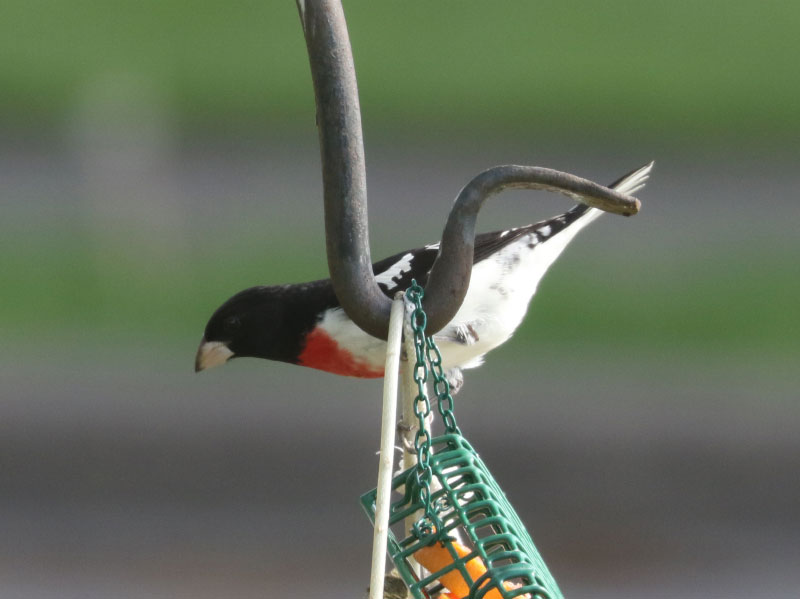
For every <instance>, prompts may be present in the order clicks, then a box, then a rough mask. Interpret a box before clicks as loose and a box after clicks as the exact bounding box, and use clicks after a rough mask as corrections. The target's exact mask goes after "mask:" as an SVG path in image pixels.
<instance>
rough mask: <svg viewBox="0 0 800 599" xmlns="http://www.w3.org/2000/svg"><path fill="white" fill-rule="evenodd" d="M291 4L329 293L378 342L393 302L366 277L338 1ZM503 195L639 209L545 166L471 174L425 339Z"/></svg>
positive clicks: (444, 245) (352, 90)
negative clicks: (301, 49)
mask: <svg viewBox="0 0 800 599" xmlns="http://www.w3.org/2000/svg"><path fill="white" fill-rule="evenodd" d="M296 1H297V7H298V10H299V12H300V20H301V22H302V25H303V33H304V35H305V39H306V46H307V48H308V56H309V61H310V64H311V77H312V80H313V83H314V95H315V100H316V106H317V124H318V128H319V139H320V151H321V154H322V182H323V195H324V203H325V235H326V248H327V255H328V270H329V271H330V275H331V280H332V282H333V289H334V292H335V293H336V297H337V298H338V299H339V302H340V303H341V305H342V308H343V309H344V311H345V312H346V313H347V315H348V316H349V317H350V318H351V319H352V320H353V322H355V323H356V324H357V325H358V326H359V327H360V328H362V329H363V330H364V331H366V332H367V333H369V334H370V335H373V336H375V337H379V338H381V339H386V337H387V335H388V330H389V313H390V311H391V303H392V302H391V300H390V299H389V298H388V297H386V296H385V295H384V294H383V292H382V291H381V290H380V288H379V287H378V284H377V282H376V281H375V277H374V275H373V273H372V260H371V258H370V251H369V234H368V220H367V181H366V171H365V162H364V143H363V138H362V133H361V112H360V108H359V102H358V87H357V85H356V75H355V67H354V65H353V56H352V52H351V49H350V41H349V37H348V34H347V24H346V23H345V19H344V12H343V10H342V6H341V2H340V1H339V0H311V1H306V0H296ZM509 188H516V189H540V190H546V191H557V192H559V193H562V194H565V195H568V196H570V197H571V198H572V199H574V200H576V201H578V202H582V203H584V204H588V205H589V206H593V207H595V208H600V209H601V210H605V211H608V212H613V213H615V214H622V215H625V216H629V215H631V214H635V213H636V212H638V210H639V201H638V200H637V199H636V198H633V197H631V196H629V195H625V194H621V193H619V192H616V191H614V190H611V189H609V188H607V187H604V186H602V185H598V184H597V183H593V182H592V181H588V180H586V179H582V178H580V177H576V176H575V175H570V174H568V173H562V172H559V171H555V170H552V169H546V168H540V167H531V166H516V165H506V166H497V167H494V168H490V169H488V170H486V171H484V172H482V173H480V174H479V175H477V176H476V177H475V178H474V179H472V180H471V181H470V182H469V183H468V184H467V185H466V186H465V187H464V189H462V190H461V192H460V193H459V195H458V197H457V198H456V202H455V204H454V206H453V208H452V210H451V212H450V215H449V217H448V219H447V223H446V225H445V229H444V233H443V234H442V241H441V245H440V250H439V255H438V256H437V258H436V261H435V262H434V264H433V267H432V269H431V274H430V276H429V278H428V283H427V285H426V289H425V292H426V293H425V301H424V307H425V311H426V312H427V314H428V334H429V335H433V334H434V333H436V332H437V331H439V330H440V329H441V328H443V327H444V326H445V325H446V324H447V323H448V322H450V320H451V319H452V318H453V316H455V314H456V312H457V311H458V309H459V307H460V306H461V303H462V301H463V300H464V296H465V295H466V293H467V288H468V286H469V279H470V273H471V271H472V259H473V249H474V242H475V222H476V219H477V216H478V211H479V210H480V208H481V206H482V205H483V202H484V200H486V198H488V197H489V196H490V195H492V194H495V193H498V192H500V191H502V190H504V189H509Z"/></svg>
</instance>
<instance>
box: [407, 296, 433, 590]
mask: <svg viewBox="0 0 800 599" xmlns="http://www.w3.org/2000/svg"><path fill="white" fill-rule="evenodd" d="M405 302H406V317H405V318H404V319H403V327H404V328H403V331H404V332H405V338H404V339H403V353H404V356H405V361H404V362H403V371H402V373H401V376H402V401H403V403H402V411H403V416H402V418H403V420H402V422H403V470H408V469H409V468H413V467H414V466H416V465H417V454H416V453H415V452H414V451H413V449H411V448H413V447H414V438H415V437H416V434H417V429H418V428H419V424H418V422H417V415H416V414H415V413H414V403H415V401H416V399H417V393H419V390H418V388H417V383H416V381H415V380H414V371H415V367H416V361H417V358H416V347H415V345H414V330H413V329H412V328H411V321H410V318H409V315H410V314H411V313H412V312H413V311H414V304H413V303H412V302H411V300H409V299H408V298H406V300H405ZM425 424H426V425H427V422H426V423H425ZM428 434H429V435H430V430H428ZM421 517H422V512H420V511H416V512H414V513H413V514H411V515H410V516H408V517H407V518H406V521H405V523H404V529H405V530H404V532H405V535H406V537H409V536H410V535H411V533H412V531H413V529H414V524H416V523H417V521H418V520H419V519H420V518H421ZM411 566H412V568H413V570H414V572H415V573H416V574H417V576H418V577H419V576H421V574H422V567H421V566H420V565H419V564H417V563H416V561H414V560H413V558H412V560H411Z"/></svg>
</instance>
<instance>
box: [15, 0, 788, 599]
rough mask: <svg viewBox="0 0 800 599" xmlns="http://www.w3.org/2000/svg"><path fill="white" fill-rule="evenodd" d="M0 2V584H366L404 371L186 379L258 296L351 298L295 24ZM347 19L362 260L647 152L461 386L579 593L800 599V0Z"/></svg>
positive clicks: (467, 412) (510, 487) (621, 168)
mask: <svg viewBox="0 0 800 599" xmlns="http://www.w3.org/2000/svg"><path fill="white" fill-rule="evenodd" d="M6 5H7V6H5V7H4V9H3V10H4V11H7V15H6V18H4V19H2V25H0V27H1V28H2V30H3V35H1V36H0V46H1V47H2V48H3V52H4V55H5V56H7V57H8V58H7V59H6V60H5V61H2V64H0V86H2V88H3V89H4V90H5V91H6V93H5V94H3V97H2V98H0V210H2V218H0V246H1V247H0V250H2V253H1V254H0V255H2V258H0V285H1V286H2V290H3V292H2V301H0V335H1V336H0V339H1V341H0V596H2V597H3V598H5V597H9V598H50V597H54V598H55V597H58V598H71V597H75V598H79V597H80V598H82V599H83V598H95V597H98V598H99V597H104V598H105V597H115V598H116V597H120V598H128V597H130V598H134V597H135V598H145V597H147V598H150V597H159V598H160V597H176V598H179V597H187V598H188V597H192V598H193V599H194V598H196V599H199V598H218V597H231V598H233V597H236V598H246V597H272V596H281V595H288V594H296V595H301V596H304V597H314V598H316V597H320V598H321V597H331V596H333V597H348V598H350V597H363V596H365V594H366V585H367V579H368V573H369V556H370V538H371V537H370V535H371V533H370V527H369V524H368V521H367V519H366V517H365V516H364V515H363V514H362V512H361V508H360V507H359V504H358V497H359V496H360V494H361V493H362V492H364V491H366V490H368V489H370V488H372V487H373V486H374V484H375V478H376V472H377V457H376V455H375V451H376V449H377V447H378V433H379V420H380V400H379V398H380V393H381V386H380V381H361V380H355V379H346V378H337V377H333V376H332V375H327V374H325V373H319V372H315V371H310V370H306V369H301V368H297V367H293V366H289V365H285V364H277V363H266V362H260V361H255V360H251V361H248V360H242V361H235V362H233V363H231V364H229V365H228V366H226V367H225V368H222V369H217V370H212V371H209V372H204V373H202V374H200V375H195V374H194V373H193V372H192V362H193V357H194V351H195V349H196V344H197V342H198V341H199V338H200V336H201V334H202V329H203V326H204V324H205V322H206V319H207V318H208V316H209V315H210V314H211V312H212V311H213V309H214V308H215V307H216V306H217V305H219V304H220V303H221V302H222V301H223V300H224V299H226V298H227V297H228V296H230V295H231V294H233V293H234V292H235V291H238V290H239V289H242V288H244V287H247V286H250V285H255V284H269V283H284V282H299V281H304V280H309V279H313V278H321V277H325V276H327V273H326V261H325V257H324V238H323V228H322V205H321V204H322V202H321V179H320V169H319V155H318V154H319V152H318V147H317V145H316V131H315V129H314V108H313V99H312V98H313V96H312V90H311V84H310V75H309V72H308V66H307V59H306V55H305V48H304V45H303V40H302V36H301V32H300V26H299V21H298V19H297V15H296V12H295V8H294V5H293V3H290V2H286V3H280V4H279V3H252V2H238V3H233V4H230V3H228V4H221V3H219V4H215V3H212V4H209V5H207V6H204V7H198V6H195V5H193V4H191V3H185V2H181V1H179V0H170V1H169V2H160V3H155V2H149V1H148V2H144V3H141V2H139V3H128V2H125V3H121V4H119V5H118V6H114V7H111V6H109V5H106V4H103V3H100V2H96V1H89V2H82V3H78V4H69V5H67V4H62V3H56V2H53V1H48V2H41V3H36V4H35V5H31V4H30V3H23V2H17V1H10V2H7V3H6ZM345 11H346V14H347V16H348V22H349V24H350V29H351V36H352V40H353V48H354V54H355V60H356V67H357V69H358V73H359V85H360V90H361V100H362V106H363V112H364V126H365V137H366V153H367V167H368V179H369V180H368V185H369V190H370V226H371V229H370V232H371V241H372V252H373V257H374V258H376V259H377V258H380V257H383V256H386V255H389V254H391V253H394V252H396V251H400V250H402V249H405V248H407V247H412V246H418V245H421V244H424V243H429V242H432V241H435V240H436V239H438V235H439V233H440V231H441V228H442V226H443V224H444V219H445V217H446V214H447V212H448V210H449V207H450V204H451V201H452V198H454V197H455V195H456V193H457V192H458V190H459V189H460V188H461V187H462V186H463V185H464V184H465V183H466V182H467V181H468V180H469V179H470V178H471V177H472V176H474V175H475V174H476V173H477V172H479V171H480V170H482V169H484V168H486V167H488V166H492V165H494V164H501V163H519V164H536V165H540V166H549V167H552V168H557V169H561V170H566V171H571V172H574V173H576V174H578V175H581V176H586V177H589V178H592V179H594V180H598V181H600V182H605V183H608V182H610V181H612V180H614V179H616V178H617V177H618V176H619V175H621V174H623V173H624V172H627V171H628V170H630V169H632V168H635V167H638V166H640V165H641V164H643V163H645V162H647V161H649V160H651V159H655V160H656V168H655V171H654V174H653V177H652V179H651V182H650V183H649V184H648V186H647V188H646V189H645V190H644V191H642V192H641V193H640V194H639V196H640V198H641V200H642V202H643V210H642V212H641V214H639V215H637V216H636V217H633V218H630V219H624V218H620V217H615V216H611V215H608V216H604V217H603V218H602V219H601V220H599V221H598V222H597V223H595V224H594V225H592V227H591V228H590V229H589V230H587V231H586V232H584V233H582V234H581V235H580V236H579V237H578V238H577V239H576V240H575V242H574V243H573V245H572V246H571V247H570V248H569V249H568V250H567V251H566V252H565V254H564V255H563V256H562V258H561V259H560V260H559V261H558V262H557V263H556V264H555V266H554V267H553V269H552V272H550V273H549V274H548V275H547V276H546V277H545V279H544V281H543V282H542V285H541V286H540V289H539V295H538V296H537V298H536V299H535V301H534V302H533V304H532V306H531V309H530V311H529V315H528V318H527V319H526V322H525V323H524V324H523V326H522V327H521V329H520V330H519V331H518V333H517V335H516V336H515V337H514V338H513V339H512V340H511V341H510V342H509V343H507V344H506V345H505V346H503V348H501V349H499V350H496V351H494V352H492V353H491V354H490V355H489V356H488V358H487V362H486V364H485V365H484V366H483V367H481V368H480V369H479V370H473V371H468V372H467V376H466V384H465V387H464V389H463V390H462V392H461V393H460V394H459V395H458V396H457V398H456V400H457V404H456V410H457V417H458V421H459V424H460V425H461V428H462V430H463V431H464V432H465V434H466V436H467V437H468V438H469V439H470V441H471V442H472V443H473V444H474V445H475V446H476V448H477V449H478V450H479V451H480V452H481V455H482V456H483V458H484V459H485V461H486V462H487V463H488V465H489V466H490V468H492V470H493V472H494V474H495V476H496V478H497V479H498V480H499V482H500V484H501V485H502V486H503V488H504V489H505V490H506V493H507V495H508V496H509V498H510V500H511V502H512V503H513V504H514V505H515V507H516V509H517V511H518V512H519V514H520V516H521V517H522V518H523V520H524V521H525V522H526V523H527V525H528V527H529V530H530V531H531V533H532V536H533V538H534V540H535V542H536V544H537V546H538V547H539V549H540V550H541V551H542V553H543V555H544V557H545V559H546V561H547V562H548V565H549V566H550V568H551V570H552V571H553V573H554V575H555V577H556V578H557V580H558V581H559V584H560V586H561V588H562V590H563V591H564V593H565V595H566V596H568V597H574V598H578V597H586V598H587V599H605V598H606V597H617V598H619V597H631V598H633V597H637V598H645V599H651V598H652V599H655V598H666V597H674V596H676V595H680V596H682V597H703V598H709V597H726V598H737V597H742V598H744V597H748V598H749V597H753V596H758V597H765V598H794V597H797V594H798V591H797V589H798V588H800V573H799V570H798V564H800V477H799V476H798V467H799V466H800V457H798V452H799V451H800V439H799V438H798V433H800V407H798V405H799V404H798V401H797V400H798V383H799V382H800V376H799V375H798V372H797V364H798V358H800V345H799V344H798V343H797V338H798V334H799V333H800V310H798V308H797V298H798V295H800V282H799V279H798V274H800V273H799V272H798V266H797V262H798V260H797V259H798V253H799V251H800V243H798V237H797V223H798V222H799V221H800V202H798V191H800V174H799V173H798V169H797V158H798V148H797V139H798V138H799V137H798V135H799V134H800V118H799V117H798V111H797V109H796V98H797V95H798V92H800V89H798V88H800V81H799V80H798V77H797V74H796V66H795V65H794V57H796V56H797V55H798V50H800V45H798V41H797V39H796V28H797V26H798V25H799V24H800V9H798V7H797V5H796V4H794V3H789V2H766V3H755V2H748V1H744V0H740V1H738V2H732V3H725V4H724V5H722V4H720V3H706V4H703V5H700V6H698V5H697V4H695V3H683V2H678V3H672V4H670V5H669V6H662V5H658V4H655V3H635V2H623V1H614V2H609V3H604V4H603V6H602V8H601V7H600V6H599V5H598V6H597V7H595V6H594V5H592V6H588V5H584V6H575V7H568V6H560V5H559V6H556V5H547V4H540V3H530V4H525V5H517V4H511V3H508V4H507V3H500V4H490V3H465V4H464V5H463V6H460V7H459V9H458V11H456V10H455V9H454V8H453V7H452V6H450V5H446V4H442V5H430V4H429V3H424V2H420V1H414V2H405V3H402V4H380V5H376V4H369V3H367V2H347V3H346V4H345ZM568 207H569V203H567V202H565V200H564V199H563V198H561V197H555V196H549V195H544V194H532V193H522V192H508V193H505V194H503V195H501V196H498V197H496V198H493V199H492V200H491V201H490V202H489V203H487V206H486V207H485V209H484V211H483V212H482V214H481V217H480V219H479V228H480V230H492V229H495V228H501V227H506V226H516V225H520V224H526V223H528V222H532V221H536V220H540V219H543V218H548V217H550V216H552V215H555V214H557V213H559V212H561V211H563V210H565V209H567V208H568Z"/></svg>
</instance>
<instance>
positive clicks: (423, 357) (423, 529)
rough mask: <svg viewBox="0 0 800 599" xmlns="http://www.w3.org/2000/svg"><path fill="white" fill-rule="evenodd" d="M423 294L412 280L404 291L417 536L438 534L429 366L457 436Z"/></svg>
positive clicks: (448, 425)
mask: <svg viewBox="0 0 800 599" xmlns="http://www.w3.org/2000/svg"><path fill="white" fill-rule="evenodd" d="M424 295H425V291H424V290H423V289H422V287H420V285H419V284H418V283H417V281H416V280H412V282H411V287H409V288H408V290H407V291H406V297H407V298H408V299H409V300H410V301H411V302H412V303H413V304H414V310H413V311H412V312H411V329H412V330H413V331H414V353H415V358H416V362H415V364H414V371H413V374H414V381H415V382H416V383H417V396H416V398H415V399H414V414H415V415H416V417H417V421H418V427H417V432H416V434H415V435H414V450H415V451H416V453H417V467H416V470H415V471H414V482H415V483H416V486H417V489H418V493H419V497H418V498H417V499H418V501H419V503H420V504H422V506H423V507H424V509H425V516H424V517H423V518H422V520H420V522H418V523H417V525H416V526H415V532H416V534H417V536H420V537H421V536H426V535H429V534H432V533H433V532H434V530H441V527H440V526H438V520H439V518H438V516H437V515H436V509H434V507H433V506H432V505H431V481H432V480H433V471H432V470H431V464H430V461H431V437H430V433H429V432H428V430H427V428H426V427H425V419H426V418H427V417H428V415H430V413H431V405H430V402H429V401H428V393H427V390H426V384H427V382H428V372H429V370H428V365H429V364H430V372H432V374H433V381H434V383H433V389H434V392H435V393H436V398H437V408H438V411H439V413H440V414H441V415H442V420H443V421H444V425H445V431H446V432H448V433H460V432H461V431H460V430H459V428H458V426H457V425H456V418H455V415H454V414H453V397H452V395H451V394H450V383H448V381H447V378H446V377H445V376H444V372H443V369H442V354H441V352H439V348H438V347H437V346H436V343H435V342H434V340H433V337H426V336H425V327H426V326H427V323H428V318H427V316H426V315H425V311H424V310H423V309H422V298H423V297H424Z"/></svg>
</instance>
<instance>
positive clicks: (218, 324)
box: [194, 287, 282, 372]
mask: <svg viewBox="0 0 800 599" xmlns="http://www.w3.org/2000/svg"><path fill="white" fill-rule="evenodd" d="M280 311H281V310H280V305H279V304H277V303H276V302H274V301H273V294H272V293H270V288H268V287H251V288H250V289H245V290H244V291H240V292H239V293H237V294H236V295H234V296H233V297H231V298H230V299H229V300H228V301H226V302H225V303H224V304H222V305H221V306H220V307H219V308H217V310H216V311H215V312H214V314H213V315H212V316H211V318H210V319H209V321H208V324H206V328H205V333H204V334H203V338H202V339H201V341H200V347H198V348H197V355H196V357H195V362H194V370H195V372H200V371H201V370H206V369H207V368H213V367H214V366H219V365H221V364H224V363H225V362H227V361H228V360H230V359H231V358H236V357H260V358H272V357H273V356H271V355H269V354H270V350H269V347H266V346H267V344H268V343H269V340H270V339H271V338H272V337H274V334H275V332H276V331H277V329H278V327H279V323H280V320H281V318H282V314H280Z"/></svg>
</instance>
